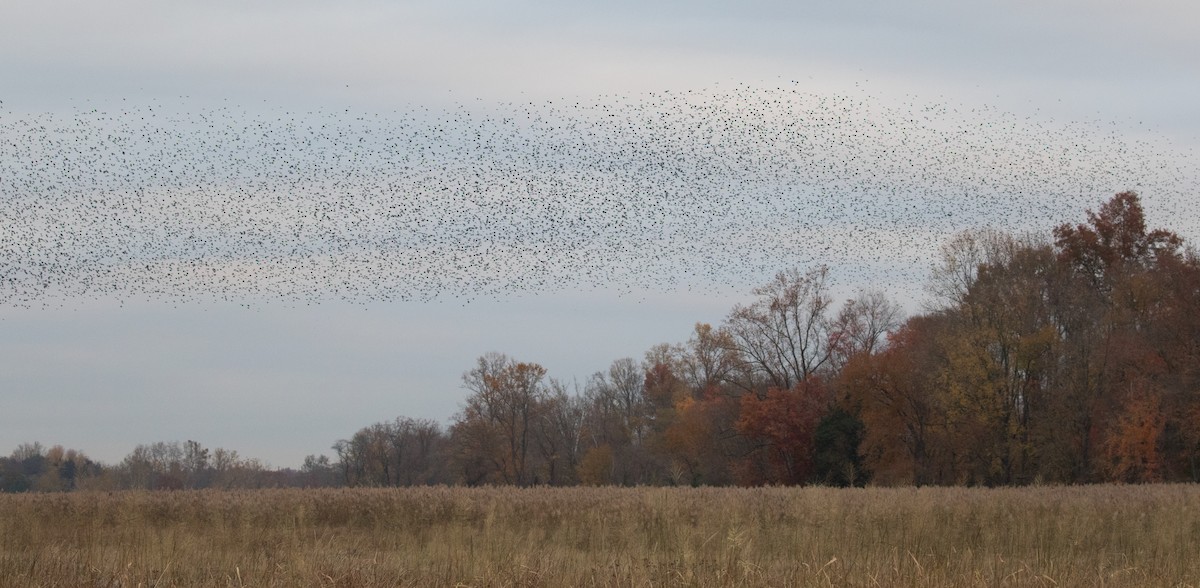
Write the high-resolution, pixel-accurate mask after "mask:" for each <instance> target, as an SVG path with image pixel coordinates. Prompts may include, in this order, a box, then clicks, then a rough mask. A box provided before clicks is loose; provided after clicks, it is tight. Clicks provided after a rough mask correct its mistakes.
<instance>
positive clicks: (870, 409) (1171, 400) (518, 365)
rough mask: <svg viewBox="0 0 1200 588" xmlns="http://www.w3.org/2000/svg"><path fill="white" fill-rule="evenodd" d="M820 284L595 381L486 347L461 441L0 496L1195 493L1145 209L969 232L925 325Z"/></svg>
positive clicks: (40, 458) (1191, 449)
mask: <svg viewBox="0 0 1200 588" xmlns="http://www.w3.org/2000/svg"><path fill="white" fill-rule="evenodd" d="M828 279H829V272H828V269H827V268H825V267H816V268H812V269H808V270H801V269H789V270H786V271H782V272H780V273H779V274H777V275H776V276H775V277H774V278H773V279H772V280H771V281H769V282H768V283H766V284H763V285H762V286H760V287H758V288H755V289H754V290H753V291H752V293H753V295H754V298H753V299H752V301H751V302H749V303H747V304H743V305H738V306H735V307H734V308H733V309H732V310H731V311H730V312H729V314H728V315H727V316H726V317H725V319H724V321H723V322H722V323H721V324H720V325H717V326H712V325H709V324H704V323H698V324H696V326H695V328H694V330H693V332H692V334H691V336H690V338H689V339H688V340H687V341H685V342H682V343H676V344H662V345H658V346H655V347H653V348H652V349H650V350H648V351H647V352H646V353H645V355H644V357H642V358H641V359H633V358H623V359H618V360H616V361H613V362H612V363H611V365H609V367H608V368H607V369H606V370H603V371H600V372H597V373H595V374H593V375H592V376H591V377H590V378H588V379H587V380H586V381H584V382H583V383H581V384H580V383H577V382H572V383H569V384H568V383H566V382H562V381H560V380H557V379H554V378H551V377H549V376H548V375H547V370H546V368H545V367H543V366H541V365H539V364H537V363H533V362H527V361H520V360H517V359H515V358H511V357H508V356H507V355H504V354H500V353H489V354H486V355H484V356H482V357H480V358H479V359H478V360H477V362H476V363H475V365H474V366H472V367H471V368H470V369H469V370H467V371H466V373H464V374H463V378H462V379H463V386H464V388H465V389H466V390H467V391H468V393H469V394H468V396H467V399H466V400H465V402H464V404H463V406H462V409H461V411H460V412H459V413H458V414H456V415H455V416H454V417H453V419H452V420H451V423H450V425H449V426H448V427H443V426H442V425H440V424H439V423H437V422H435V421H430V420H423V419H411V418H407V417H400V418H396V419H394V420H391V421H384V422H380V423H376V424H373V425H370V426H367V427H364V428H362V429H360V430H359V431H357V432H355V433H354V434H353V435H352V436H350V437H349V438H348V439H343V440H339V441H337V442H336V443H335V444H334V445H333V447H332V449H333V452H334V455H333V457H332V458H330V457H327V456H309V457H308V458H306V460H305V463H304V466H303V467H302V468H301V469H300V470H297V471H293V470H273V471H268V470H266V469H265V468H263V467H262V466H261V464H258V463H257V462H255V461H254V460H245V459H242V458H240V457H238V456H237V455H236V453H231V452H228V451H225V450H220V449H218V450H215V451H213V452H211V453H210V452H209V451H208V450H207V449H205V448H203V447H201V446H200V445H199V444H198V443H195V442H191V441H189V442H187V443H184V444H179V443H174V444H172V443H160V444H154V445H149V446H139V447H138V448H137V449H135V451H134V452H133V453H132V454H131V455H130V456H129V457H127V458H126V459H125V460H124V461H123V462H122V463H121V464H118V465H116V466H107V467H106V466H101V465H99V464H95V463H93V462H91V461H90V460H88V459H86V457H83V454H82V453H81V452H77V451H67V450H63V449H62V448H61V447H55V448H50V449H49V450H47V449H45V448H41V447H40V446H30V445H23V446H22V447H19V448H18V450H17V451H15V452H14V453H13V455H12V456H10V457H9V458H0V488H3V489H4V490H7V491H13V490H28V489H34V490H67V489H72V488H76V487H87V486H88V484H92V485H96V484H99V483H98V482H95V481H96V480H104V484H107V485H111V486H114V487H137V488H184V487H186V488H191V487H245V486H254V485H296V486H334V485H338V486H410V485H426V484H464V485H482V484H503V485H516V486H531V485H577V484H588V485H762V484H827V485H838V486H850V485H863V484H867V483H872V484H879V485H928V484H936V485H989V486H998V485H1023V484H1031V483H1068V484H1070V483H1092V482H1157V481H1197V480H1200V388H1198V386H1197V376H1198V371H1200V260H1198V258H1197V255H1196V253H1195V251H1194V250H1192V249H1191V248H1190V247H1187V246H1185V243H1184V241H1183V239H1182V238H1180V237H1179V236H1178V235H1176V234H1175V233H1173V232H1170V231H1166V230H1162V229H1156V230H1148V229H1147V227H1146V226H1145V216H1144V211H1143V209H1142V205H1141V202H1140V200H1139V198H1138V196H1137V195H1136V194H1134V193H1132V192H1125V193H1121V194H1117V195H1116V196H1114V197H1113V198H1112V199H1111V200H1109V201H1107V202H1105V203H1103V204H1102V205H1101V206H1100V208H1099V209H1098V210H1096V211H1088V212H1087V220H1086V222H1084V223H1080V224H1064V225H1061V226H1059V227H1057V228H1055V229H1054V230H1053V232H1052V233H1051V234H1049V235H1038V234H1022V235H1014V234H1010V233H1005V232H1001V231H995V230H973V231H968V232H963V233H960V234H958V235H956V236H955V237H953V238H952V239H951V240H950V241H948V242H947V243H945V244H944V245H943V247H942V251H941V258H940V260H939V262H938V264H937V265H936V267H935V268H934V270H933V272H932V273H931V276H930V279H929V284H928V289H929V292H930V294H931V301H930V302H929V303H928V305H927V307H926V308H924V309H923V311H922V312H920V313H918V314H916V315H914V316H911V317H905V316H904V315H903V313H902V311H901V309H900V307H899V306H898V305H897V304H896V303H895V302H894V301H892V300H889V299H888V298H887V296H885V295H884V294H883V293H881V292H879V291H874V290H868V291H864V292H861V293H860V294H858V295H857V296H856V297H854V298H852V299H850V300H847V301H845V302H843V303H841V304H837V303H835V301H834V300H833V298H832V296H831V294H830V289H829V282H828ZM68 464H70V465H68Z"/></svg>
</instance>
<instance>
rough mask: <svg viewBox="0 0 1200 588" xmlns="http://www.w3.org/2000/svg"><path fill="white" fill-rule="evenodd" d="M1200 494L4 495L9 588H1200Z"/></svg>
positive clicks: (562, 491)
mask: <svg viewBox="0 0 1200 588" xmlns="http://www.w3.org/2000/svg"><path fill="white" fill-rule="evenodd" d="M1197 545H1200V487H1196V486H1194V485H1149V486H1107V485H1106V486H1074V487H1050V486H1031V487H1025V488H993V489H985V488H929V487H926V488H849V489H834V488H823V487H806V488H779V487H766V488H741V489H734V488H613V487H608V488H546V487H541V488H513V487H485V488H449V487H445V486H431V487H419V488H403V489H396V488H388V489H383V488H374V489H364V488H359V489H310V490H296V489H282V490H254V491H217V490H202V491H176V492H150V491H125V492H113V493H107V492H89V491H79V492H73V493H24V494H9V495H3V496H0V585H3V586H8V587H25V586H47V587H49V586H70V587H75V586H97V587H99V586H104V587H116V586H121V587H133V586H238V587H242V586H259V587H269V586H328V587H333V586H345V587H358V586H567V585H571V586H651V585H654V586H934V587H936V586H1112V587H1119V586H1139V587H1141V586H1194V585H1197V583H1200V558H1197V557H1195V553H1196V552H1195V550H1196V546H1197Z"/></svg>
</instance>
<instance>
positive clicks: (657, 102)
mask: <svg viewBox="0 0 1200 588" xmlns="http://www.w3.org/2000/svg"><path fill="white" fill-rule="evenodd" d="M1194 185H1195V175H1194V172H1193V171H1192V170H1191V168H1189V167H1187V163H1186V160H1181V158H1180V157H1179V156H1178V154H1177V153H1175V152H1173V151H1172V150H1171V149H1170V148H1169V147H1164V146H1163V145H1162V144H1161V143H1158V142H1155V141H1149V140H1145V139H1139V138H1136V137H1134V136H1132V135H1129V134H1127V133H1124V132H1122V131H1120V130H1119V129H1118V128H1117V126H1115V125H1106V124H1104V123H1102V122H1094V121H1093V122H1086V123H1078V122H1075V123H1058V122H1054V121H1047V120H1038V119H1036V118H1033V117H1028V116H1019V115H1016V114H1012V113H1007V112H1004V111H1001V110H999V109H996V108H990V107H975V108H968V107H964V106H955V105H951V104H945V103H921V102H919V101H918V100H917V99H915V98H914V99H905V100H900V101H895V100H890V101H889V100H882V99H878V98H875V97H871V96H865V95H864V96H856V97H850V96H837V95H821V94H813V93H809V92H806V91H804V90H803V89H802V88H800V87H798V86H796V87H782V88H781V87H755V86H738V87H736V88H732V89H731V88H723V89H710V90H697V91H691V92H661V93H648V94H642V95H634V96H620V97H612V96H605V97H598V98H593V99H589V100H553V101H543V102H527V103H499V102H497V103H486V104H484V103H476V104H470V105H452V106H447V107H444V108H441V109H438V108H431V107H428V106H426V107H413V108H407V109H396V110H395V111H390V112H363V111H355V110H352V109H340V108H339V109H330V110H315V111H306V112H299V111H286V110H271V109H269V108H268V109H259V110H248V109H244V108H237V107H232V106H224V107H219V108H218V107H205V108H201V109H186V108H172V107H171V105H169V104H163V103H161V102H151V103H144V104H133V103H127V102H124V101H121V102H110V103H98V104H96V105H95V107H89V108H76V109H74V111H73V112H69V113H62V112H56V113H43V114H20V115H18V114H13V113H10V112H8V111H6V110H4V109H3V107H0V227H2V230H3V233H2V235H0V304H4V305H7V306H14V307H28V306H34V305H45V304H49V303H56V304H63V303H68V304H69V303H70V302H71V301H72V300H74V301H79V300H83V299H88V298H99V297H103V298H117V299H127V298H148V299H155V298H163V299H173V300H200V301H203V300H234V301H245V302H252V303H255V304H258V303H270V302H272V301H276V302H284V303H305V302H316V301H323V300H331V299H333V300H337V299H342V300H350V301H359V302H366V301H389V300H416V301H430V300H445V299H461V300H470V299H477V298H495V297H505V296H511V295H522V294H528V293H532V292H545V291H562V290H572V289H575V290H588V289H590V290H596V289H599V290H605V291H616V292H630V291H634V290H644V289H652V290H661V291H667V292H671V291H678V290H684V289H686V290H689V291H694V292H704V291H711V290H713V289H723V288H730V287H736V288H740V289H742V290H745V289H746V287H745V286H746V285H747V284H751V285H752V284H758V283H761V282H763V281H764V280H765V279H767V278H769V276H770V275H772V274H774V273H775V272H776V271H778V270H780V269H784V268H786V267H792V266H799V267H805V266H811V265H815V264H827V265H829V266H830V267H831V268H832V271H833V274H834V276H836V277H837V279H838V280H839V281H840V282H842V283H850V284H858V285H862V286H872V287H874V286H883V287H887V286H888V285H894V284H913V283H917V282H919V281H920V279H921V276H915V275H914V273H919V272H923V271H925V270H927V269H928V267H929V265H930V263H931V260H932V258H933V257H934V256H935V255H936V251H937V248H938V246H939V245H940V243H941V242H942V241H943V240H944V239H945V237H947V236H948V235H951V234H953V233H954V232H957V231H960V230H964V229H970V228H976V227H985V226H986V227H994V228H1004V229H1007V230H1034V229H1044V228H1047V227H1050V226H1053V225H1054V224H1057V223H1060V222H1065V221H1070V220H1081V219H1079V217H1080V214H1081V211H1082V210H1084V209H1085V208H1088V207H1093V206H1095V205H1096V203H1098V202H1101V201H1103V200H1104V199H1106V198H1108V197H1110V196H1111V195H1112V194H1114V193H1116V192H1119V191H1123V190H1137V191H1139V192H1141V193H1142V195H1143V199H1144V200H1145V201H1146V202H1147V208H1148V209H1149V210H1151V211H1152V212H1157V213H1159V214H1162V215H1164V216H1167V217H1171V218H1190V219H1196V218H1200V215H1198V214H1197V209H1196V204H1195V203H1194V201H1195V198H1194V194H1191V192H1192V191H1193V188H1194ZM1184 232H1185V233H1186V231H1184Z"/></svg>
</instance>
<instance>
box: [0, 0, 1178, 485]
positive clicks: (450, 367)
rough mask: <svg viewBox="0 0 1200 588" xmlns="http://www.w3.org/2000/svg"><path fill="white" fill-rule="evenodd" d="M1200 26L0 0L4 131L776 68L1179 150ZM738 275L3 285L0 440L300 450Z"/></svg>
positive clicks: (273, 457) (572, 8)
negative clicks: (467, 375)
mask: <svg viewBox="0 0 1200 588" xmlns="http://www.w3.org/2000/svg"><path fill="white" fill-rule="evenodd" d="M1197 22H1200V4H1196V3H1192V2H1184V1H1166V0H1150V1H1142V2H1137V3H1134V2H1123V1H1115V0H1112V1H1102V0H1088V1H1084V0H1042V1H1040V2H951V1H949V0H946V1H937V0H927V1H920V2H884V1H879V2H837V3H827V2H794V1H789V2H782V1H766V0H760V1H751V2H741V3H726V2H708V1H688V2H683V1H673V2H650V3H647V2H641V1H639V2H634V1H623V0H622V1H614V2H603V3H600V2H596V3H583V2H574V1H571V0H555V1H549V0H547V1H524V2H495V1H488V2H483V1H476V2H444V1H436V2H434V1H429V2H418V1H412V2H384V1H382V0H380V1H368V0H353V1H344V2H316V1H308V0H288V1H282V0H279V1H262V2H252V3H250V2H235V1H232V0H177V1H172V2H152V1H149V0H146V1H128V0H114V1H109V2H92V1H53V0H36V1H34V0H0V101H2V102H3V103H2V104H0V129H7V130H8V131H11V130H12V129H13V128H14V126H13V124H14V121H21V120H32V119H33V118H35V117H38V116H42V115H44V114H46V113H52V114H55V115H56V116H60V117H65V119H67V120H69V119H70V117H71V116H74V113H78V112H80V110H81V109H84V108H87V107H92V106H94V107H98V108H107V107H112V106H113V105H115V104H119V103H120V102H121V101H122V100H129V101H134V102H137V103H139V104H149V103H158V104H165V105H168V106H169V107H170V108H174V109H176V110H183V111H186V110H188V109H194V110H195V111H196V112H200V111H205V109H211V108H214V107H215V106H217V105H221V104H235V105H237V106H238V108H240V109H244V110H248V111H251V112H254V111H256V109H257V110H258V111H263V112H269V111H272V109H276V110H278V109H282V110H286V111H288V112H303V111H305V110H306V109H324V110H337V109H349V108H352V109H356V111H358V112H367V113H370V112H388V111H393V110H396V109H401V110H411V109H417V108H430V109H434V110H435V111H439V110H440V111H445V110H447V109H453V108H456V107H458V106H461V105H468V106H469V107H472V108H484V109H488V108H500V109H503V107H501V106H498V105H503V104H510V103H522V102H524V103H529V102H534V103H537V104H543V103H545V102H547V101H556V100H558V101H561V100H585V101H591V102H605V101H607V102H610V103H622V102H623V101H633V100H638V99H639V97H644V96H646V95H647V94H648V93H652V92H663V91H666V90H671V91H686V90H697V91H712V90H713V89H714V88H734V87H739V86H740V85H744V86H749V87H776V86H780V85H788V87H791V88H800V89H803V90H804V91H805V92H810V93H814V94H817V95H829V96H838V95H849V96H857V97H860V98H864V97H865V99H868V100H871V101H877V102H879V103H881V104H891V105H899V106H898V107H900V108H903V107H905V106H904V105H912V104H922V103H931V104H932V103H951V104H955V105H961V106H963V107H964V110H967V109H971V108H988V109H993V111H994V110H996V109H998V110H999V111H1003V112H1010V113H1014V114H1015V115H1017V116H1019V117H1031V118H1030V119H1029V120H1031V122H1030V123H1029V124H1040V123H1046V124H1066V123H1069V122H1070V121H1090V122H1089V124H1093V125H1095V124H1106V125H1110V126H1111V128H1112V129H1115V130H1114V131H1112V132H1113V133H1116V136H1118V137H1119V138H1120V139H1122V140H1126V141H1129V142H1130V144H1139V145H1140V144H1142V143H1138V142H1145V141H1148V142H1150V143H1151V144H1152V145H1153V146H1154V148H1153V151H1154V153H1156V154H1160V155H1161V154H1163V153H1166V154H1167V155H1165V156H1164V157H1167V158H1177V159H1178V161H1181V162H1183V163H1182V164H1181V167H1180V169H1183V170H1185V173H1191V170H1194V169H1196V160H1197V157H1198V156H1197V153H1198V151H1197V149H1198V148H1200V110H1198V109H1197V108H1196V104H1200V60H1198V59H1197V57H1196V56H1198V55H1200V35H1197V34H1196V23H1197ZM989 116H990V115H989ZM1022 120H1024V119H1022ZM1098 121H1099V122H1098ZM3 132H5V131H3V130H0V133H3ZM5 138H6V137H4V136H2V135H0V141H3V140H4V139H5ZM1171 182H1172V183H1171V186H1172V187H1173V189H1176V190H1182V191H1185V192H1186V191H1187V190H1190V189H1192V188H1194V187H1195V186H1196V185H1197V182H1196V178H1195V177H1194V176H1187V177H1183V178H1179V177H1175V178H1173V179H1172V180H1171ZM14 189H15V188H11V187H9V188H6V190H10V191H11V190H14ZM1191 194H1195V192H1194V191H1193V192H1191ZM15 196H16V194H12V193H9V192H8V191H6V192H5V193H3V194H0V197H3V198H6V199H7V198H13V197H15ZM1108 196H1111V194H1096V195H1095V198H1094V202H1096V203H1098V202H1099V201H1100V200H1101V199H1103V198H1107V197H1108ZM1143 196H1144V197H1145V198H1146V200H1147V208H1148V209H1149V213H1150V216H1151V219H1152V221H1158V222H1160V223H1163V224H1166V225H1167V226H1168V227H1169V228H1172V229H1175V230H1178V231H1179V232H1181V233H1182V234H1184V235H1185V236H1188V237H1193V235H1195V234H1196V226H1197V225H1196V223H1197V220H1200V219H1197V217H1195V216H1184V215H1183V214H1182V213H1181V212H1178V211H1177V210H1176V208H1172V207H1171V206H1168V205H1167V204H1166V203H1164V204H1163V205H1162V206H1161V207H1159V208H1158V209H1156V208H1155V203H1154V200H1153V195H1152V194H1143ZM1179 207H1180V208H1178V210H1179V211H1190V210H1192V209H1188V208H1186V207H1185V206H1184V205H1182V204H1180V205H1179ZM5 220H6V219H3V218H0V223H4V221H5ZM1054 220H1058V219H1032V220H1030V219H1022V220H1019V221H1014V222H1019V223H1027V226H1034V227H1037V226H1045V223H1047V222H1051V221H1054ZM2 230H4V229H3V228H0V231H2ZM6 238H8V237H7V236H5V234H4V233H0V239H6ZM0 249H3V248H0ZM10 251H11V249H10ZM841 261H842V262H843V263H846V264H852V263H853V262H854V260H846V259H843V260H841ZM870 261H871V260H869V259H866V260H863V262H864V263H868V262H870ZM787 264H788V261H787V260H780V267H779V268H777V269H784V267H785V266H786V265H787ZM920 265H921V264H914V267H915V269H914V271H911V272H901V273H903V274H904V275H917V274H919V273H920V271H923V270H924V268H923V267H916V266H920ZM0 267H4V266H3V265H0ZM925 267H927V264H925ZM768 277H769V272H765V273H763V274H762V278H763V280H765V279H766V278H768ZM0 278H3V276H0ZM754 285H755V284H746V285H744V286H742V287H739V285H734V284H728V283H707V284H701V286H704V287H703V288H699V289H696V290H694V291H689V289H688V288H686V287H680V288H678V289H674V290H672V289H664V288H661V287H649V286H648V287H646V288H644V289H637V288H634V289H633V290H630V289H629V288H627V287H626V288H622V289H623V290H625V291H624V292H622V293H620V294H618V293H616V292H612V291H607V290H605V289H604V288H599V289H597V288H591V289H587V290H586V291H576V290H572V289H566V290H562V291H557V292H553V293H538V292H535V291H525V292H519V293H515V294H505V295H501V296H494V297H484V298H482V299H479V298H476V299H474V300H473V301H472V302H470V303H468V304H464V303H463V302H462V301H461V300H458V299H456V298H455V297H452V296H451V297H445V296H443V297H442V298H440V299H438V300H434V301H426V302H403V303H401V302H379V303H371V302H368V303H365V304H352V303H347V302H344V301H337V300H329V301H326V302H323V303H320V304H317V305H296V304H292V305H273V304H251V305H249V308H247V307H246V306H243V305H241V304H239V303H238V302H237V301H235V302H234V303H215V302H205V301H183V302H181V303H177V304H173V303H164V302H160V301H139V300H124V301H120V300H116V299H98V298H96V297H88V298H86V299H79V300H68V301H66V302H65V303H63V304H61V305H58V304H55V305H52V306H51V307H50V308H41V307H38V306H36V305H35V307H34V308H20V307H16V306H11V307H3V308H0V452H4V451H7V450H8V449H9V448H12V447H15V446H16V445H17V444H18V443H21V442H28V441H40V442H42V443H43V444H47V445H51V444H63V445H66V446H69V447H76V448H79V449H83V450H84V451H85V452H88V453H89V454H90V455H92V456H93V457H95V458H98V459H101V460H103V461H106V462H116V461H119V460H120V459H121V458H122V457H123V456H124V455H125V454H127V453H128V452H129V451H130V450H131V449H132V448H133V446H134V445H136V444H138V443H149V442H154V441H160V440H185V439H195V440H198V441H200V442H202V443H204V444H205V445H207V446H214V447H215V446H222V447H227V448H231V449H236V450H238V451H239V452H241V453H242V454H243V455H247V456H254V457H259V458H262V459H264V460H266V461H268V462H269V463H271V464H272V465H275V466H297V465H299V463H300V462H301V460H302V459H303V457H304V456H305V455H307V454H319V453H329V452H330V450H329V447H330V445H332V444H333V443H334V442H335V441H336V440H337V439H339V438H345V437H348V436H349V435H351V434H353V433H354V431H355V430H357V429H358V428H360V427H362V426H365V425H368V424H371V423H373V422H377V421H380V420H385V419H391V418H394V417H396V416H399V415H407V416H414V417H425V418H433V419H436V420H439V421H442V422H447V421H448V419H449V418H450V417H451V416H452V415H453V414H454V413H455V412H456V411H457V410H458V408H459V406H460V403H461V401H462V399H463V397H464V395H465V392H464V391H463V390H462V389H461V387H460V376H461V374H462V372H463V371H464V370H466V369H468V368H469V367H470V366H471V364H472V362H473V360H474V358H476V357H478V356H479V355H481V354H483V353H486V352H489V351H500V352H504V353H508V354H509V355H512V356H514V357H517V358H518V359H522V360H526V361H536V362H539V363H542V364H543V365H545V366H546V367H547V368H548V369H549V372H550V375H552V376H555V377H558V378H561V379H564V380H572V379H579V380H580V381H581V382H582V380H584V379H586V377H587V376H588V374H590V373H591V372H594V371H598V370H602V369H604V368H605V367H606V366H607V365H608V363H609V362H611V361H612V360H614V359H617V358H620V357H626V356H629V357H635V358H640V357H641V356H642V354H643V353H644V352H645V351H646V350H647V349H648V348H649V347H650V346H651V345H654V344H656V343H662V342H680V341H683V340H685V339H686V338H687V337H688V335H689V332H690V330H691V327H692V325H693V324H694V323H695V322H698V321H701V322H710V323H714V324H715V323H719V322H720V321H721V319H722V317H723V316H724V315H725V314H726V313H727V312H728V311H729V309H730V308H731V306H732V305H733V304H735V303H737V302H739V301H745V300H747V299H748V294H749V290H750V289H751V288H752V287H753V286H754ZM626 286H628V284H626ZM685 286H686V285H685ZM0 287H3V286H0ZM861 287H879V288H883V289H885V290H888V291H889V292H892V293H893V295H895V296H897V297H898V298H902V302H903V303H904V304H905V305H906V306H907V307H908V308H910V309H912V310H915V309H917V307H918V305H919V300H917V299H915V297H914V295H913V294H912V292H913V291H914V288H915V289H917V290H919V284H915V285H914V284H913V283H909V284H896V283H885V284H863V283H852V280H842V281H841V282H840V283H839V284H838V288H839V290H838V293H839V295H842V296H844V295H848V294H850V293H852V292H853V291H854V290H855V289H856V288H861ZM0 298H2V297H0Z"/></svg>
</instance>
